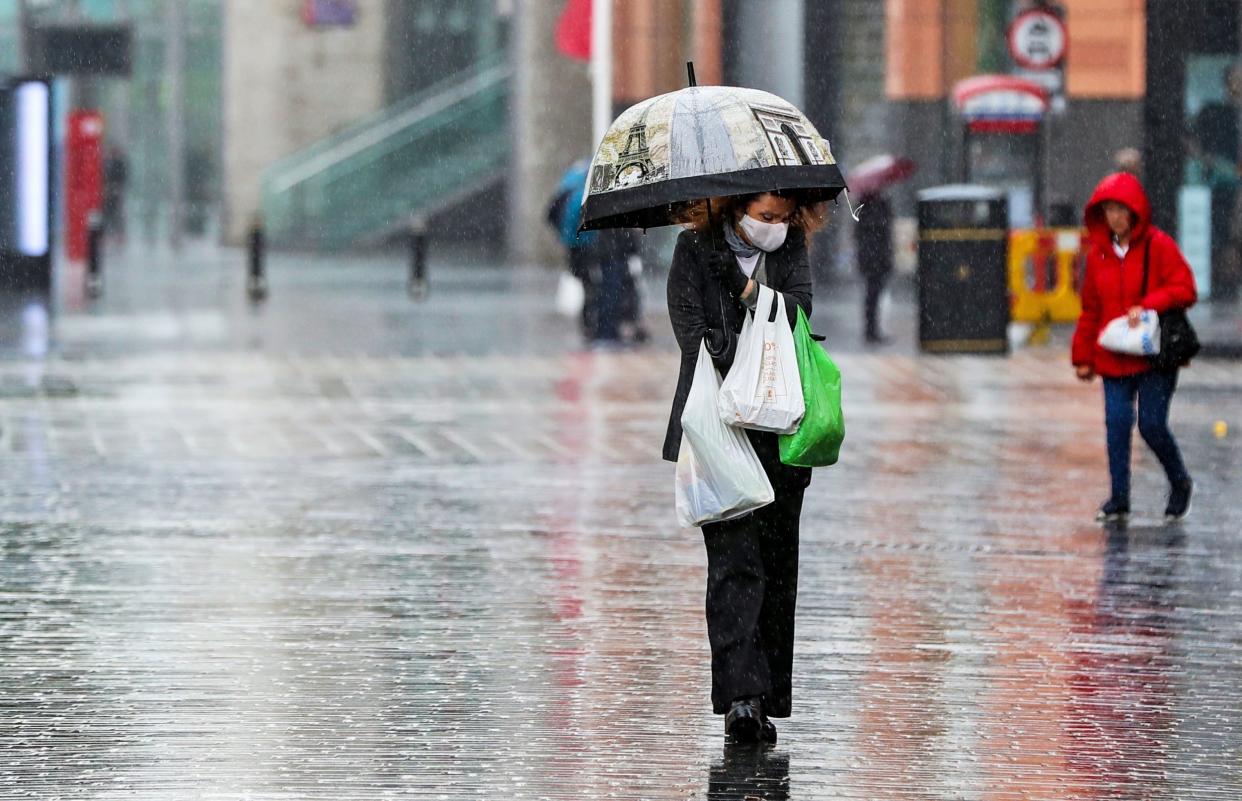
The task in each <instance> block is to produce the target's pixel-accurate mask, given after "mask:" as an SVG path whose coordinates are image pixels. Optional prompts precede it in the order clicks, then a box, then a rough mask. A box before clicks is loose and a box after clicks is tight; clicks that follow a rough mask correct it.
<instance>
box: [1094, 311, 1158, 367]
mask: <svg viewBox="0 0 1242 801" xmlns="http://www.w3.org/2000/svg"><path fill="white" fill-rule="evenodd" d="M1099 345H1100V347H1101V348H1104V349H1105V350H1111V351H1112V352H1113V353H1128V354H1130V355H1131V356H1155V355H1156V354H1158V353H1160V315H1158V314H1156V313H1155V312H1154V311H1152V310H1151V309H1144V310H1143V313H1142V314H1141V315H1140V316H1139V324H1138V325H1137V326H1134V327H1131V326H1130V319H1129V318H1128V317H1126V316H1121V317H1115V318H1113V319H1112V320H1111V321H1110V322H1109V323H1108V325H1106V326H1104V330H1103V331H1101V332H1100V339H1099Z"/></svg>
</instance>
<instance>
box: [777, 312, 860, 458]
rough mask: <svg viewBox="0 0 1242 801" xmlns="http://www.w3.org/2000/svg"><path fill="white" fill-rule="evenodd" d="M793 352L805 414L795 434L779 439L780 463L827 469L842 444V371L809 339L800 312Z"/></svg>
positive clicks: (807, 330) (843, 428)
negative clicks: (800, 381) (795, 354)
mask: <svg viewBox="0 0 1242 801" xmlns="http://www.w3.org/2000/svg"><path fill="white" fill-rule="evenodd" d="M794 350H795V351H796V352H797V354H798V375H799V377H800V378H801V379H802V397H803V400H804V402H805V404H806V414H805V415H804V416H803V417H802V423H801V424H800V425H799V426H798V430H797V431H795V432H794V433H792V434H783V435H781V437H780V445H781V461H782V462H784V463H785V464H787V465H792V466H794V467H827V466H828V465H832V464H836V463H837V458H838V456H839V455H840V453H841V443H842V442H843V441H844V440H845V416H844V415H843V414H842V412H841V371H840V370H838V369H837V366H836V364H834V363H833V361H832V359H831V358H829V356H828V353H827V351H825V350H824V349H823V347H822V346H821V345H820V344H819V343H818V342H816V341H815V340H814V339H812V338H811V324H810V323H808V322H807V320H806V313H805V312H803V311H802V309H801V308H799V309H798V324H797V325H796V326H795V327H794Z"/></svg>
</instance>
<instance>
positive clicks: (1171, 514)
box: [1164, 479, 1195, 523]
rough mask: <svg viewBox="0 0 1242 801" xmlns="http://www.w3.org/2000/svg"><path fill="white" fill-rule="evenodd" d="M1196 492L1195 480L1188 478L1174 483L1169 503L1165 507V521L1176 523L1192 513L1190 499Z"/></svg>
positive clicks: (1170, 491)
mask: <svg viewBox="0 0 1242 801" xmlns="http://www.w3.org/2000/svg"><path fill="white" fill-rule="evenodd" d="M1194 494H1195V482H1193V481H1191V480H1189V479H1187V480H1186V481H1185V482H1183V483H1181V484H1174V485H1173V487H1172V489H1170V490H1169V504H1168V506H1166V507H1164V522H1166V523H1176V522H1177V521H1179V520H1185V519H1186V515H1188V514H1190V499H1191V496H1192V495H1194Z"/></svg>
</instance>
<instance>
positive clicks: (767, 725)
mask: <svg viewBox="0 0 1242 801" xmlns="http://www.w3.org/2000/svg"><path fill="white" fill-rule="evenodd" d="M759 739H760V740H762V741H764V742H765V743H770V744H772V745H776V724H775V723H773V722H772V721H771V720H769V719H768V716H767V715H764V716H763V723H762V725H760V727H759Z"/></svg>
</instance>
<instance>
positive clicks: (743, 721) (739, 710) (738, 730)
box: [725, 698, 763, 743]
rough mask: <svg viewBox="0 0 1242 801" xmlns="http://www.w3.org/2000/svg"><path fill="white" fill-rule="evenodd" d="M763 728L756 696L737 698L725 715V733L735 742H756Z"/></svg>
mask: <svg viewBox="0 0 1242 801" xmlns="http://www.w3.org/2000/svg"><path fill="white" fill-rule="evenodd" d="M762 728H763V709H762V708H761V707H760V705H759V699H758V698H737V699H734V701H733V704H732V705H731V706H730V707H729V714H727V715H725V734H727V735H728V736H729V737H730V738H731V739H732V740H733V742H735V743H757V742H759V737H760V735H761V732H762Z"/></svg>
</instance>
